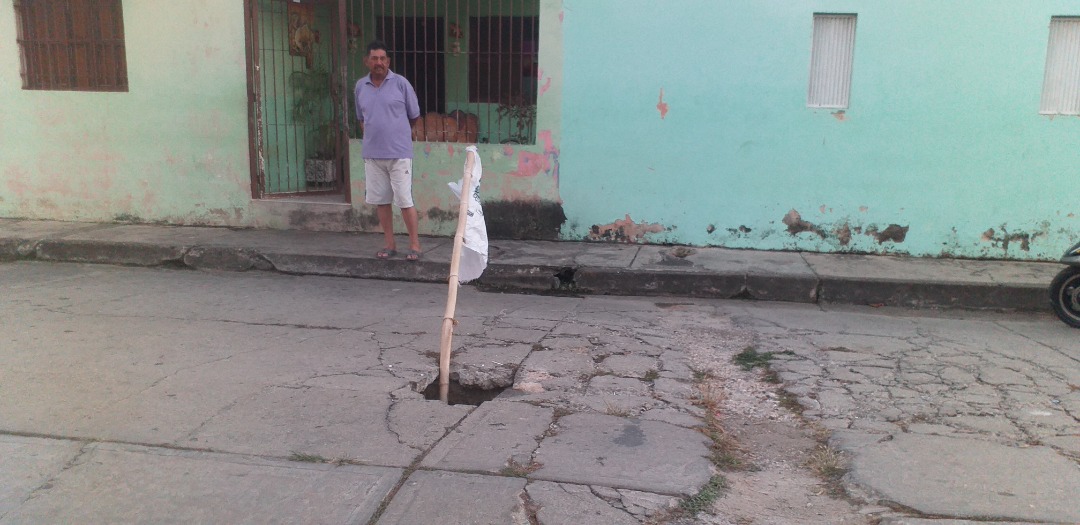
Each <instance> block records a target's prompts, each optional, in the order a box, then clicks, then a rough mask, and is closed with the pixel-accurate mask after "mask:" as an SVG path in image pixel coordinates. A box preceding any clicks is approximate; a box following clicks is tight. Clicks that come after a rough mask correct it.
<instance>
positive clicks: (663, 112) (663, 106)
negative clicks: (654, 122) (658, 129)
mask: <svg viewBox="0 0 1080 525" xmlns="http://www.w3.org/2000/svg"><path fill="white" fill-rule="evenodd" d="M656 109H657V110H659V111H660V120H664V117H666V116H667V112H668V105H667V102H664V88H660V101H659V102H657V103H656Z"/></svg>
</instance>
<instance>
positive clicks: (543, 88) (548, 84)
mask: <svg viewBox="0 0 1080 525" xmlns="http://www.w3.org/2000/svg"><path fill="white" fill-rule="evenodd" d="M548 89H551V77H547V80H545V81H544V83H543V84H542V85H541V86H540V94H541V95H543V94H544V93H547V90H548Z"/></svg>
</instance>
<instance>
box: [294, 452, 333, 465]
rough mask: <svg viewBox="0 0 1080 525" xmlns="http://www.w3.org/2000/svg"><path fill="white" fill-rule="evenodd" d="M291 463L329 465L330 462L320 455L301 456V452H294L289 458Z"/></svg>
mask: <svg viewBox="0 0 1080 525" xmlns="http://www.w3.org/2000/svg"><path fill="white" fill-rule="evenodd" d="M289 461H299V462H301V463H329V462H330V460H328V459H326V458H324V457H322V456H320V455H318V454H301V453H300V452H293V453H292V455H291V456H289Z"/></svg>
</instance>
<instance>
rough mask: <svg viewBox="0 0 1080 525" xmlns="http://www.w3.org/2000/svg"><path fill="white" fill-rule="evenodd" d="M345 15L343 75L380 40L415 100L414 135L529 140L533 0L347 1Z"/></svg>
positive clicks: (535, 54) (535, 32)
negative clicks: (416, 120)
mask: <svg viewBox="0 0 1080 525" xmlns="http://www.w3.org/2000/svg"><path fill="white" fill-rule="evenodd" d="M347 17H348V19H349V20H348V34H349V58H348V64H349V79H350V82H351V83H355V82H356V81H357V80H358V79H359V78H361V77H363V76H364V75H366V74H367V69H366V68H365V67H364V65H363V58H364V53H365V52H366V45H367V43H368V42H370V41H372V40H381V41H383V42H384V43H385V44H386V45H387V47H388V48H389V49H387V51H388V53H387V54H388V55H389V57H390V69H391V70H392V71H394V72H395V73H397V74H399V75H402V76H404V77H405V78H407V79H408V80H409V82H410V83H412V85H413V88H414V89H415V90H416V95H417V98H418V99H419V102H420V111H421V113H422V115H423V117H422V118H421V120H420V122H419V123H418V124H417V126H416V130H415V132H414V136H413V138H414V140H418V141H427V142H468V143H473V142H479V143H504V144H506V143H513V144H534V143H535V142H536V106H537V85H538V69H537V63H538V58H539V1H538V0H497V1H496V0H348V3H347ZM354 102H355V101H350V103H354ZM349 113H350V115H353V114H355V112H354V111H350V112H349ZM352 130H353V131H352V134H353V136H354V137H357V136H359V135H360V130H359V126H358V125H354V126H353V128H352Z"/></svg>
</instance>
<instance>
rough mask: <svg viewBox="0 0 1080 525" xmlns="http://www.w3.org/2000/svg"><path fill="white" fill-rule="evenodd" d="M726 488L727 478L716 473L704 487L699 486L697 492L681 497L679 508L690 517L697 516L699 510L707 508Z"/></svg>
mask: <svg viewBox="0 0 1080 525" xmlns="http://www.w3.org/2000/svg"><path fill="white" fill-rule="evenodd" d="M726 488H727V480H726V479H724V476H721V475H719V474H717V475H715V476H713V477H712V479H710V480H709V482H708V483H706V484H705V486H704V487H701V490H699V491H698V492H697V494H694V495H693V496H689V497H687V498H685V499H683V500H682V501H681V502H680V503H679V509H681V510H682V511H683V512H685V513H687V514H689V515H690V516H691V517H693V516H697V515H698V513H700V512H701V511H707V510H709V509H710V508H711V507H712V504H713V502H715V501H716V500H717V498H719V497H720V495H721V494H723V492H724V489H726Z"/></svg>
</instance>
